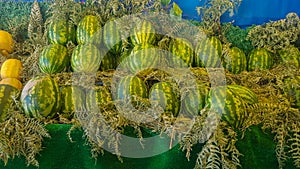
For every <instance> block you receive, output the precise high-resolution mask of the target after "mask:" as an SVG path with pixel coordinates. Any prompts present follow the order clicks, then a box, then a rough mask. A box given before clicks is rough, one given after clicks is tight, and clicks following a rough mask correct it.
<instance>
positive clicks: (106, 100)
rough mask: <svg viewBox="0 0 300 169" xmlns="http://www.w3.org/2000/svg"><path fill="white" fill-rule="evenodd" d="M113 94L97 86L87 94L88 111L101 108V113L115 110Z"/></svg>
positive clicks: (103, 87)
mask: <svg viewBox="0 0 300 169" xmlns="http://www.w3.org/2000/svg"><path fill="white" fill-rule="evenodd" d="M112 103H113V102H112V95H111V92H110V91H109V90H108V88H107V87H105V86H95V87H94V89H88V90H87V92H86V104H87V105H86V107H87V109H88V110H91V109H93V108H99V109H100V110H101V111H103V110H109V109H112V108H113V105H112Z"/></svg>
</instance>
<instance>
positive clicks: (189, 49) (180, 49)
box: [168, 38, 194, 67]
mask: <svg viewBox="0 0 300 169" xmlns="http://www.w3.org/2000/svg"><path fill="white" fill-rule="evenodd" d="M169 51H170V52H171V54H170V55H169V57H168V66H170V67H190V66H191V65H192V62H193V58H194V52H193V46H192V44H191V42H189V41H188V40H187V39H184V38H175V39H172V40H171V41H170V44H169Z"/></svg>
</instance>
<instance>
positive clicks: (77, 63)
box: [71, 43, 103, 73]
mask: <svg viewBox="0 0 300 169" xmlns="http://www.w3.org/2000/svg"><path fill="white" fill-rule="evenodd" d="M102 55H103V54H101V52H100V51H99V50H98V48H97V47H96V46H95V45H93V44H91V43H88V44H84V45H77V46H76V47H75V48H74V49H73V53H72V57H71V67H72V69H73V71H74V72H85V73H96V72H97V70H98V69H99V67H100V63H101V59H102V58H103V56H102Z"/></svg>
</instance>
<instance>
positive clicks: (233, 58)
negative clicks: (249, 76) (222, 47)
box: [223, 47, 247, 74]
mask: <svg viewBox="0 0 300 169" xmlns="http://www.w3.org/2000/svg"><path fill="white" fill-rule="evenodd" d="M223 65H224V67H225V69H227V70H228V71H230V72H231V73H234V74H237V73H240V72H242V71H244V70H246V69H247V58H246V55H245V53H244V52H243V51H242V50H241V49H239V48H237V47H233V48H231V49H230V51H229V53H228V55H226V56H225V57H224V62H223Z"/></svg>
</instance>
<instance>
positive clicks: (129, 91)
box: [112, 75, 148, 106]
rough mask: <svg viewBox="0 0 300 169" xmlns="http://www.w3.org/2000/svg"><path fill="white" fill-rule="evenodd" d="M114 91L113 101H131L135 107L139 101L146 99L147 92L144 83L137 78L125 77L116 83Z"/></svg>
mask: <svg viewBox="0 0 300 169" xmlns="http://www.w3.org/2000/svg"><path fill="white" fill-rule="evenodd" d="M115 89H116V91H115V93H112V94H113V99H114V100H120V101H125V103H128V101H131V103H132V104H133V105H134V106H135V105H137V104H138V103H139V101H138V100H139V99H141V98H147V97H148V90H147V86H146V84H145V82H144V81H143V80H142V79H140V78H138V77H137V76H131V75H127V76H125V77H123V78H121V80H120V81H118V82H117V83H116V87H115Z"/></svg>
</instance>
